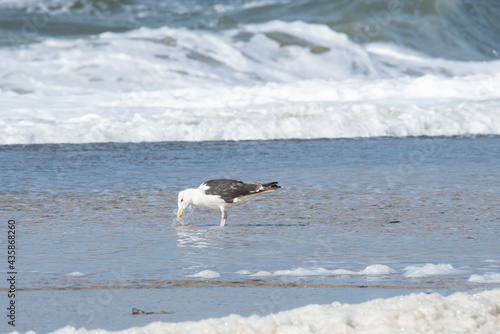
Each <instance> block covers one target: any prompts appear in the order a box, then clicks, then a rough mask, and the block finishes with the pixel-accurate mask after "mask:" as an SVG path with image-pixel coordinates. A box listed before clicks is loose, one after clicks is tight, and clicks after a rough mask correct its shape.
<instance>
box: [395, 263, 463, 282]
mask: <svg viewBox="0 0 500 334" xmlns="http://www.w3.org/2000/svg"><path fill="white" fill-rule="evenodd" d="M403 270H404V271H406V273H405V274H404V276H405V277H411V278H417V277H427V276H439V275H457V274H464V273H467V271H466V270H461V269H455V268H453V266H452V265H451V264H446V263H439V264H432V263H426V264H424V265H418V266H408V267H406V268H404V269H403Z"/></svg>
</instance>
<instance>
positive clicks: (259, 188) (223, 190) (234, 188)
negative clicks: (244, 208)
mask: <svg viewBox="0 0 500 334" xmlns="http://www.w3.org/2000/svg"><path fill="white" fill-rule="evenodd" d="M203 184H204V185H206V186H207V187H210V188H209V189H207V190H205V194H207V195H216V196H220V197H221V198H222V199H223V200H224V201H225V202H226V203H233V202H234V199H235V198H238V197H242V196H247V195H253V194H258V193H264V192H268V191H272V190H275V189H278V188H281V186H279V185H278V182H269V183H264V184H262V183H259V182H242V181H238V180H229V179H217V180H210V181H207V182H205V183H203Z"/></svg>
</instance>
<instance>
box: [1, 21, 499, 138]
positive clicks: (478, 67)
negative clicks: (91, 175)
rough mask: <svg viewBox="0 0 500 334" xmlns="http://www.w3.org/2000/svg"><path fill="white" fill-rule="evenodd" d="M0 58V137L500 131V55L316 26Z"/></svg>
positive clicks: (41, 48)
mask: <svg viewBox="0 0 500 334" xmlns="http://www.w3.org/2000/svg"><path fill="white" fill-rule="evenodd" d="M284 38H285V40H283V39H284ZM0 59H2V63H3V68H5V73H4V74H3V75H2V76H1V77H0V100H1V101H2V106H1V107H0V144H32V143H89V142H142V141H148V142H151V141H206V140H268V139H290V138H302V139H312V138H352V137H376V136H455V135H499V134H500V102H499V101H500V89H498V88H499V84H498V83H499V82H500V61H489V62H459V61H451V60H446V59H435V58H429V57H428V56H424V55H421V54H418V53H415V52H410V51H408V50H406V49H404V48H402V47H401V46H394V45H387V44H381V43H371V44H367V45H358V44H356V43H354V42H353V41H351V40H350V39H349V38H348V37H347V36H346V35H344V34H342V33H339V32H336V31H334V30H332V29H330V28H328V27H327V26H326V25H321V24H312V23H305V22H301V21H296V22H281V21H271V22H267V23H262V24H253V25H242V26H241V27H239V28H235V29H230V30H222V31H218V32H216V31H204V30H190V29H184V28H169V27H163V28H157V29H151V28H139V29H136V30H132V31H129V32H126V33H111V32H106V33H102V34H100V35H96V36H95V37H94V38H92V39H51V38H47V39H45V40H43V41H42V42H40V43H33V44H29V45H27V46H25V47H23V48H20V49H16V48H0ZM40 69H43V70H40ZM408 73H411V75H408Z"/></svg>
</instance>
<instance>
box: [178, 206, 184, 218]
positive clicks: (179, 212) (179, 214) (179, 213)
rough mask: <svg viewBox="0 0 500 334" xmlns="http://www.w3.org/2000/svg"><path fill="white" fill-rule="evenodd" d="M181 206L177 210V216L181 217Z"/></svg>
mask: <svg viewBox="0 0 500 334" xmlns="http://www.w3.org/2000/svg"><path fill="white" fill-rule="evenodd" d="M182 210H183V209H182V208H180V209H179V211H177V218H181V217H182Z"/></svg>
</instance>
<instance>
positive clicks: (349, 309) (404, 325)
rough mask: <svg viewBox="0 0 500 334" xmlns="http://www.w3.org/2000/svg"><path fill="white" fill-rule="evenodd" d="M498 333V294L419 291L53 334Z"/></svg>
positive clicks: (58, 331)
mask: <svg viewBox="0 0 500 334" xmlns="http://www.w3.org/2000/svg"><path fill="white" fill-rule="evenodd" d="M403 332H404V333H485V334H486V333H491V334H493V333H499V332H500V290H491V291H484V292H480V293H477V294H471V293H465V292H457V293H454V294H452V295H450V296H447V297H443V296H442V295H440V294H437V293H431V294H426V293H418V294H410V295H406V296H399V297H393V298H388V299H373V300H371V301H368V302H365V303H362V304H341V303H339V302H334V303H332V304H329V305H308V306H304V307H300V308H296V309H293V310H289V311H283V312H279V313H276V314H270V315H266V316H258V315H252V316H250V317H243V316H240V315H230V316H227V317H223V318H211V319H205V320H201V321H189V322H180V323H165V322H153V323H151V324H149V325H147V326H145V327H133V328H129V329H126V330H123V331H119V332H112V331H106V330H102V329H96V330H85V329H75V328H73V327H69V326H68V327H65V328H61V329H59V330H57V331H55V332H54V334H109V333H121V334H138V333H149V334H156V333H158V334H159V333H162V334H163V333H177V334H183V333H205V334H212V333H213V334H215V333H248V334H250V333H255V334H257V333H266V334H267V333H290V334H292V333H300V334H308V333H381V334H382V333H384V334H385V333H403Z"/></svg>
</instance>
